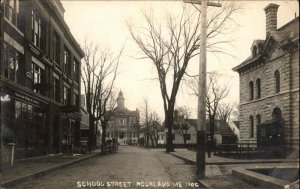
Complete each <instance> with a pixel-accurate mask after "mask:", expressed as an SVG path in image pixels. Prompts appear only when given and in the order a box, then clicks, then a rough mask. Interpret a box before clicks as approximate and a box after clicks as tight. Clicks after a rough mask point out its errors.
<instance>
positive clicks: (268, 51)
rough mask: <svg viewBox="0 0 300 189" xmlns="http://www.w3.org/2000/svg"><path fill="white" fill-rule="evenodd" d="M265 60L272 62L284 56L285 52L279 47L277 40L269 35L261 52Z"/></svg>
mask: <svg viewBox="0 0 300 189" xmlns="http://www.w3.org/2000/svg"><path fill="white" fill-rule="evenodd" d="M262 54H263V56H264V58H265V60H266V61H267V62H268V61H269V60H273V59H275V58H277V57H280V56H282V55H284V54H285V50H284V49H283V48H282V47H281V46H280V44H279V41H278V38H276V37H275V36H274V35H269V36H268V38H267V40H266V42H265V45H264V48H263V52H262Z"/></svg>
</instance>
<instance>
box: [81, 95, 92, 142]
mask: <svg viewBox="0 0 300 189" xmlns="http://www.w3.org/2000/svg"><path fill="white" fill-rule="evenodd" d="M80 114H81V121H80V142H81V145H82V146H87V144H88V139H89V129H90V127H89V123H90V122H89V118H90V116H89V113H88V112H87V110H86V104H85V95H81V106H80Z"/></svg>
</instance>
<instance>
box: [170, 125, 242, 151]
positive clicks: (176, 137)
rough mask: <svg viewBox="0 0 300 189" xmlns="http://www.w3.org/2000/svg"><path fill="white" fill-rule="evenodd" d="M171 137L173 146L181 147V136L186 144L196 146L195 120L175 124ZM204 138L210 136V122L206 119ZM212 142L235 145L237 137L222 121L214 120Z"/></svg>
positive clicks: (182, 141) (182, 142)
mask: <svg viewBox="0 0 300 189" xmlns="http://www.w3.org/2000/svg"><path fill="white" fill-rule="evenodd" d="M180 128H182V129H180ZM172 135H173V136H172V139H173V144H174V145H183V144H184V140H183V136H185V138H186V144H194V145H196V144H197V119H185V120H184V122H182V123H181V125H178V124H175V125H174V127H173V134H172ZM206 136H207V138H208V137H209V136H210V122H209V120H208V119H207V120H206ZM164 138H166V137H164ZM214 141H215V142H216V144H235V143H237V135H236V134H235V133H234V132H233V130H232V129H231V127H230V126H229V124H228V123H226V122H225V121H222V120H215V127H214Z"/></svg>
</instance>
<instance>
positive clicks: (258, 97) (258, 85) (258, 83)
mask: <svg viewBox="0 0 300 189" xmlns="http://www.w3.org/2000/svg"><path fill="white" fill-rule="evenodd" d="M256 90H257V91H256V98H257V99H260V97H261V94H260V93H261V91H260V79H257V80H256Z"/></svg>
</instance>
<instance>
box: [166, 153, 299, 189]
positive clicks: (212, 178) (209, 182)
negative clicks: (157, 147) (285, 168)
mask: <svg viewBox="0 0 300 189" xmlns="http://www.w3.org/2000/svg"><path fill="white" fill-rule="evenodd" d="M170 154H172V155H174V156H176V157H178V158H181V159H183V160H185V161H187V162H189V163H193V164H196V152H195V151H191V150H187V149H176V151H175V152H171V153H170ZM205 161H206V162H205V163H206V166H205V175H206V177H205V178H204V179H201V180H199V183H200V184H201V185H202V187H205V188H230V189H231V188H257V186H254V185H251V184H248V183H246V182H244V181H242V180H240V179H238V178H236V177H234V176H232V175H231V173H230V174H229V172H230V171H224V170H222V171H221V169H220V167H223V169H224V165H232V166H231V167H238V166H247V165H248V166H249V164H264V163H271V164H273V165H275V164H278V163H295V162H299V159H250V160H248V159H233V158H226V157H220V156H214V155H213V156H211V157H210V158H208V157H207V156H206V159H205Z"/></svg>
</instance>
